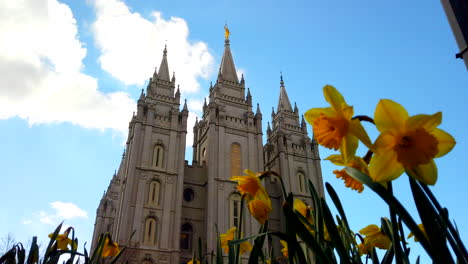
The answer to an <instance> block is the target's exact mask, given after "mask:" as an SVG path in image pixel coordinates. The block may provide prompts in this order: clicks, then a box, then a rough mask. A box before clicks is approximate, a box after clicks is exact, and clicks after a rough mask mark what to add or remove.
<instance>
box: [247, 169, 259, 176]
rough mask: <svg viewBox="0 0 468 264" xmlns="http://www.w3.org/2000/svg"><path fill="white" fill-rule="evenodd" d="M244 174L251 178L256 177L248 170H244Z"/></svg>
mask: <svg viewBox="0 0 468 264" xmlns="http://www.w3.org/2000/svg"><path fill="white" fill-rule="evenodd" d="M244 173H245V174H247V175H249V176H252V177H257V175H256V174H255V172H253V171H251V170H249V169H245V170H244Z"/></svg>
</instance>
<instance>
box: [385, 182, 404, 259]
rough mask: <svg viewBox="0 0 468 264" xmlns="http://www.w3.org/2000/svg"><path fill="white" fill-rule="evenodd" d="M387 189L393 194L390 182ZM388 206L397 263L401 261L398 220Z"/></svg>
mask: <svg viewBox="0 0 468 264" xmlns="http://www.w3.org/2000/svg"><path fill="white" fill-rule="evenodd" d="M387 190H388V192H389V193H390V195H392V196H393V188H392V182H388V183H387ZM388 208H389V209H390V221H391V223H392V243H393V248H394V249H395V260H396V263H397V264H400V263H403V254H402V251H401V247H400V239H399V237H398V225H397V224H398V222H397V219H396V213H395V210H394V209H393V208H392V207H391V206H390V205H389V206H388Z"/></svg>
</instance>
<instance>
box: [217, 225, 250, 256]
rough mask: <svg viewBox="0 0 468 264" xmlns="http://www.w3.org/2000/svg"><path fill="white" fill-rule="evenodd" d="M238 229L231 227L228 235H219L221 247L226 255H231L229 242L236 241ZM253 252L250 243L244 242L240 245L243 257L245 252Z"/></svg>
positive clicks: (227, 232)
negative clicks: (235, 235)
mask: <svg viewBox="0 0 468 264" xmlns="http://www.w3.org/2000/svg"><path fill="white" fill-rule="evenodd" d="M236 230H237V228H236V227H235V226H234V227H231V228H230V229H229V230H228V231H226V233H224V234H221V235H219V238H220V243H221V247H222V248H223V249H224V251H225V252H226V253H229V245H228V243H229V241H231V240H234V234H235V233H236ZM249 251H252V244H250V242H249V241H245V242H242V243H241V244H240V248H239V253H240V254H241V255H243V254H244V253H245V252H249Z"/></svg>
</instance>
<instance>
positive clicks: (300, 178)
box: [297, 172, 306, 193]
mask: <svg viewBox="0 0 468 264" xmlns="http://www.w3.org/2000/svg"><path fill="white" fill-rule="evenodd" d="M297 181H298V183H299V184H298V186H299V192H301V193H305V192H306V188H305V176H304V173H302V172H298V173H297Z"/></svg>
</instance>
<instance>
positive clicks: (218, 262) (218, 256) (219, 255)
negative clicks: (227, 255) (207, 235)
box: [215, 224, 223, 264]
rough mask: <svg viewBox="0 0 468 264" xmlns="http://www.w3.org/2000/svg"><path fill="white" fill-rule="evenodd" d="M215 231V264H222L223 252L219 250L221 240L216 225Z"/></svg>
mask: <svg viewBox="0 0 468 264" xmlns="http://www.w3.org/2000/svg"><path fill="white" fill-rule="evenodd" d="M215 229H216V264H223V250H222V248H221V239H220V236H219V230H218V225H217V224H215Z"/></svg>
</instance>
